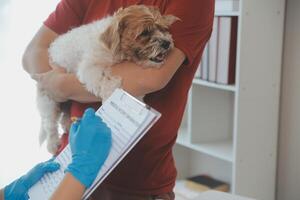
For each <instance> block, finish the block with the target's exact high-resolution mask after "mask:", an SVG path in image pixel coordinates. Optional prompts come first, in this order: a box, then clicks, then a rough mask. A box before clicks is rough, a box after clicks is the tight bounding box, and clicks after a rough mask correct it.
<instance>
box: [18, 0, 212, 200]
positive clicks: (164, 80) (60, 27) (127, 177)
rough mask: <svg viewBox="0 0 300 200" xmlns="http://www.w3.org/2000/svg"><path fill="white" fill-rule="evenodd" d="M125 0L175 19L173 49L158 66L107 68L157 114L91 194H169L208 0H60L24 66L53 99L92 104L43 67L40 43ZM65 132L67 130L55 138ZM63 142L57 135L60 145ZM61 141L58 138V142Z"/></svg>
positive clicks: (69, 78)
mask: <svg viewBox="0 0 300 200" xmlns="http://www.w3.org/2000/svg"><path fill="white" fill-rule="evenodd" d="M133 4H145V5H152V6H156V7H158V8H159V9H160V11H161V13H162V14H172V15H175V16H177V17H179V18H180V19H181V21H178V22H176V23H174V24H173V25H172V27H171V29H170V32H171V34H172V37H173V39H174V44H175V48H174V49H173V50H172V51H171V52H170V54H169V56H168V57H167V60H166V62H165V63H164V65H163V66H162V67H161V68H159V69H154V68H141V67H140V66H137V65H136V64H134V63H130V62H124V63H120V64H118V65H116V66H114V67H113V69H112V73H113V74H114V75H118V76H120V77H122V87H123V88H124V89H125V90H126V91H128V92H129V93H131V94H132V95H134V96H142V95H146V96H145V98H144V99H145V102H146V103H147V104H149V105H150V106H152V107H154V108H155V109H157V110H158V111H160V112H161V113H162V117H161V119H160V120H159V121H158V123H157V124H156V125H155V126H154V127H153V128H152V129H151V130H150V131H149V132H148V133H147V134H146V136H145V137H144V138H143V139H142V140H141V141H140V142H139V143H138V144H137V146H136V147H135V148H134V149H133V150H132V151H131V152H130V153H129V154H128V155H127V156H126V158H125V159H124V160H123V161H122V162H121V163H120V164H119V165H118V166H117V168H116V169H115V170H114V171H113V172H112V173H111V175H110V176H109V177H108V178H107V179H106V181H105V182H104V183H103V184H102V185H101V187H100V188H99V189H97V191H96V192H95V193H94V195H93V197H94V198H95V199H117V200H120V199H122V200H125V199H130V200H132V199H174V194H173V193H172V190H173V187H174V185H175V180H176V168H175V163H174V159H173V155H172V147H173V145H174V143H175V141H176V137H177V131H178V128H179V126H180V122H181V119H182V115H183V112H184V108H185V105H186V100H187V94H188V90H189V88H190V86H191V83H192V80H193V77H194V73H195V71H196V68H197V66H198V63H199V61H200V57H201V55H202V51H203V49H204V46H205V44H206V42H207V41H208V39H209V37H210V34H211V31H212V23H213V17H214V0H188V1H186V0H114V1H104V0H61V2H60V3H59V4H58V6H57V8H56V10H55V11H54V12H53V13H52V14H51V15H50V16H49V17H48V19H47V20H46V21H45V22H44V25H43V26H42V27H41V28H40V30H39V31H38V32H37V33H36V35H35V36H34V38H33V40H32V41H31V42H30V44H29V45H28V47H27V49H26V51H25V53H24V57H23V65H24V69H25V70H26V71H27V72H29V73H30V74H32V73H43V74H42V76H41V79H40V81H41V84H42V85H43V86H44V88H45V89H47V90H48V92H49V93H50V94H51V95H52V96H53V98H55V99H56V100H57V101H58V102H64V101H66V100H72V105H71V116H77V117H79V116H81V115H82V113H83V111H84V110H85V108H87V107H94V108H98V107H99V106H100V104H99V103H92V102H99V101H100V100H99V99H98V98H97V97H95V96H93V95H92V94H90V93H88V92H87V91H86V90H85V88H84V87H83V86H82V85H81V83H80V82H79V81H78V80H77V79H76V76H75V75H72V74H66V73H65V72H64V71H63V70H61V69H59V68H56V67H53V66H50V64H49V60H48V53H47V49H48V47H49V44H50V43H51V42H52V41H53V40H54V39H55V38H56V37H57V36H58V35H59V34H62V33H65V32H67V31H68V30H70V29H72V28H74V27H77V26H80V25H82V24H87V23H89V22H92V21H94V20H97V19H100V18H103V17H105V16H107V15H109V14H112V13H114V11H116V10H117V9H118V8H120V7H127V6H130V5H133ZM63 138H67V137H63ZM65 143H67V141H65V140H64V141H63V144H65ZM63 146H64V145H63Z"/></svg>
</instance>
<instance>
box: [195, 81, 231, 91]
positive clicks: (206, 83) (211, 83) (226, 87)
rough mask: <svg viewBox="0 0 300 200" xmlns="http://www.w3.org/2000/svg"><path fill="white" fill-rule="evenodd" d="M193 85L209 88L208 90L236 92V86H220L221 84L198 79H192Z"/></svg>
mask: <svg viewBox="0 0 300 200" xmlns="http://www.w3.org/2000/svg"><path fill="white" fill-rule="evenodd" d="M193 84H195V85H202V86H206V87H210V88H216V89H219V90H226V91H232V92H235V91H236V86H235V85H222V84H218V83H213V82H209V81H205V80H202V79H199V78H194V80H193Z"/></svg>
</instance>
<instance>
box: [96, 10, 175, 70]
mask: <svg viewBox="0 0 300 200" xmlns="http://www.w3.org/2000/svg"><path fill="white" fill-rule="evenodd" d="M176 20H178V18H177V17H175V16H172V15H165V16H162V15H161V14H160V12H159V10H158V9H156V8H154V7H147V6H144V5H134V6H130V7H127V8H125V9H119V10H118V11H117V12H116V13H115V14H114V17H113V23H112V24H111V26H110V27H109V28H108V29H107V31H105V33H104V34H103V35H102V37H101V38H102V40H103V41H104V42H105V43H106V44H107V46H108V47H109V48H110V49H112V50H113V51H114V52H115V53H116V54H119V55H120V56H121V57H122V59H125V60H129V61H134V62H136V63H141V64H144V65H146V66H156V65H160V64H162V63H163V61H164V60H165V58H166V56H167V54H168V52H169V51H170V50H171V49H172V48H173V46H174V44H173V40H172V36H171V34H170V33H169V32H168V28H169V27H170V26H171V24H172V23H173V22H175V21H176Z"/></svg>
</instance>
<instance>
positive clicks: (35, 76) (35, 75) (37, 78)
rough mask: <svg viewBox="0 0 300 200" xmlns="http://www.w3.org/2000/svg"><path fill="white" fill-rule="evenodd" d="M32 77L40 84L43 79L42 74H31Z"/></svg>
mask: <svg viewBox="0 0 300 200" xmlns="http://www.w3.org/2000/svg"><path fill="white" fill-rule="evenodd" d="M30 76H31V78H32V79H33V80H36V81H37V82H40V81H41V79H42V75H41V74H31V75H30Z"/></svg>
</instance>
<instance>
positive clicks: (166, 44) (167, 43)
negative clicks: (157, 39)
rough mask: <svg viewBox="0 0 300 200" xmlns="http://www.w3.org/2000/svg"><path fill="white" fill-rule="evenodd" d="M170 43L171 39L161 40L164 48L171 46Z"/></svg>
mask: <svg viewBox="0 0 300 200" xmlns="http://www.w3.org/2000/svg"><path fill="white" fill-rule="evenodd" d="M170 44H171V42H170V41H167V40H163V41H162V42H161V45H160V46H161V47H162V48H164V49H168V48H169V47H170Z"/></svg>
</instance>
